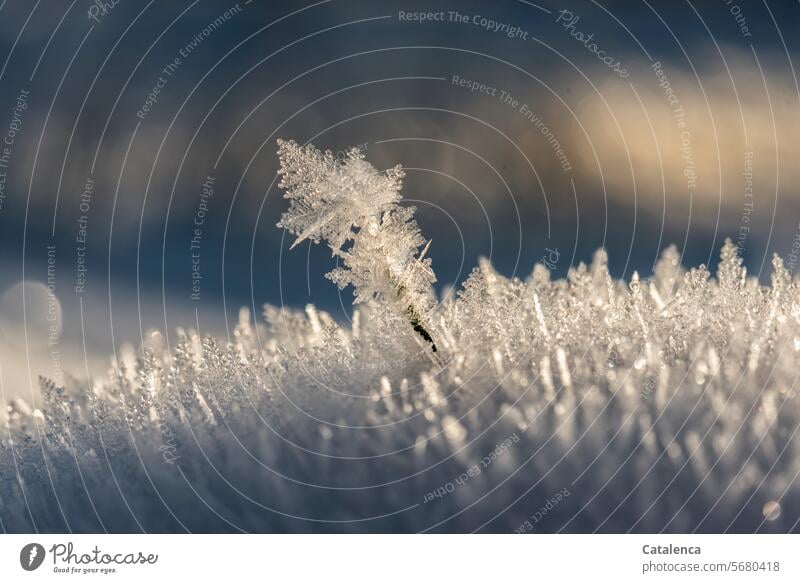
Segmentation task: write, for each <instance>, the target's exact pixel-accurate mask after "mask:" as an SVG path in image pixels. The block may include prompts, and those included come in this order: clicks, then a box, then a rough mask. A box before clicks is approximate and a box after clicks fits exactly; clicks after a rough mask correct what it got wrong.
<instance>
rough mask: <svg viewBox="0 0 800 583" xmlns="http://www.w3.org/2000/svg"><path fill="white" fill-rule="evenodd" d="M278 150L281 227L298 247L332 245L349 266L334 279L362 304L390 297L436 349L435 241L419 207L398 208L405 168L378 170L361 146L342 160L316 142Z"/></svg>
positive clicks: (286, 145)
mask: <svg viewBox="0 0 800 583" xmlns="http://www.w3.org/2000/svg"><path fill="white" fill-rule="evenodd" d="M278 145H279V151H278V155H279V157H280V162H281V168H280V170H279V173H280V174H281V176H282V180H281V183H280V186H281V188H284V189H286V198H288V199H289V201H290V206H289V210H288V211H287V212H286V213H285V214H284V215H283V217H281V220H280V222H279V223H278V226H279V227H284V228H285V229H287V230H288V231H289V232H291V233H294V234H295V235H297V240H296V241H295V242H294V244H293V245H292V247H295V246H296V245H298V244H299V243H301V242H302V241H304V240H306V239H311V240H313V241H315V242H319V241H320V240H325V241H326V242H327V243H328V245H329V246H330V248H331V252H332V253H333V254H334V256H336V257H337V258H339V259H340V260H341V263H342V267H337V268H336V269H334V270H333V271H331V272H330V273H329V274H328V278H329V279H330V280H331V281H333V282H334V283H335V284H337V285H338V286H339V287H340V288H342V289H344V288H346V287H347V286H348V285H352V286H353V288H354V290H355V302H356V303H361V302H366V301H369V300H383V301H384V302H386V303H388V304H389V305H390V306H393V307H395V308H397V309H398V310H399V311H400V312H401V313H403V314H405V316H406V318H407V319H408V321H409V323H410V324H411V326H412V327H413V329H414V330H415V331H416V332H417V333H418V334H419V335H420V336H421V337H422V338H424V339H425V340H426V341H428V342H430V343H431V345H432V348H433V350H434V351H436V345H435V344H434V343H433V339H432V338H431V336H430V333H429V332H428V330H427V329H426V328H427V327H428V325H427V324H426V322H425V321H426V320H427V316H428V312H429V311H430V309H431V307H432V306H433V303H434V302H433V293H432V285H433V283H434V282H435V281H436V277H435V276H434V274H433V270H432V269H431V261H430V259H429V258H425V254H426V253H427V250H428V247H429V245H430V242H429V241H426V240H425V239H424V238H423V237H422V234H421V233H420V231H419V228H418V227H417V223H416V222H415V221H414V219H413V217H414V210H415V209H414V208H413V207H401V206H399V204H398V203H399V202H400V200H401V196H400V188H401V187H402V179H403V170H402V168H401V167H400V166H395V167H394V168H391V169H389V170H387V171H386V172H378V171H377V170H376V169H375V167H373V166H372V165H371V164H370V163H369V162H367V161H366V160H364V153H363V152H362V151H361V150H359V149H357V148H353V149H351V150H349V151H348V152H347V156H346V157H345V158H344V160H339V159H337V158H335V157H334V156H333V154H332V153H331V152H330V151H328V152H324V153H322V152H320V151H319V150H317V149H316V148H314V146H312V145H307V146H305V147H301V146H299V145H298V144H297V143H296V142H293V141H283V140H281V141H279V142H278ZM423 246H424V249H423V250H422V251H420V247H423Z"/></svg>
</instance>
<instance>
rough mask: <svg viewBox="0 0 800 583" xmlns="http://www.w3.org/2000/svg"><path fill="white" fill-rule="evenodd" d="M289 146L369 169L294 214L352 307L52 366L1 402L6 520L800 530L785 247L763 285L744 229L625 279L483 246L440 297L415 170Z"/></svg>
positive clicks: (80, 524)
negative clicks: (517, 274) (743, 253)
mask: <svg viewBox="0 0 800 583" xmlns="http://www.w3.org/2000/svg"><path fill="white" fill-rule="evenodd" d="M291 147H292V148H295V149H293V150H291V151H290V152H289V155H292V156H294V155H298V156H311V157H312V158H313V159H312V160H311V162H308V161H306V162H303V163H309V164H312V166H313V165H314V164H316V165H317V166H313V167H312V168H311V170H313V171H314V172H317V171H319V174H314V175H313V176H314V177H313V180H317V181H318V182H321V183H322V184H327V183H326V180H328V177H329V174H326V171H325V165H328V171H327V172H332V173H334V174H335V175H336V179H342V183H341V184H339V185H338V186H337V188H339V189H340V190H341V189H347V188H348V187H349V186H352V185H353V184H354V181H353V180H354V179H355V180H356V182H358V180H361V181H362V182H361V183H359V184H361V186H362V187H363V188H366V189H371V190H369V192H371V193H372V196H371V198H370V199H369V200H370V201H372V202H369V204H364V205H360V204H359V202H358V201H359V200H360V199H359V198H358V197H359V195H358V192H360V191H359V190H357V189H356V190H354V191H353V192H352V193H351V194H350V195H348V197H346V198H344V199H342V198H339V195H338V194H337V192H338V191H336V190H330V189H329V190H325V188H320V187H319V186H320V185H319V184H316V185H314V184H313V180H312V181H311V182H309V181H308V180H306V181H305V182H302V184H303V185H304V186H303V188H304V189H305V190H304V191H303V193H305V194H304V196H305V198H303V197H301V198H300V199H297V200H302V202H301V203H300V206H299V207H292V208H295V211H297V209H298V208H300V209H303V211H304V212H306V215H302V216H301V214H297V213H296V212H295V211H292V210H291V209H290V211H289V213H287V216H285V218H284V220H283V221H282V224H283V226H285V227H287V228H289V229H290V230H292V232H295V233H296V234H298V235H299V236H300V238H305V237H308V238H311V239H312V240H325V241H327V242H329V244H330V245H331V248H332V250H333V251H334V254H337V253H338V254H339V257H340V258H346V259H348V260H349V263H348V262H347V261H345V265H344V266H343V269H345V270H347V269H349V270H350V271H349V272H347V273H343V272H339V271H337V272H334V273H336V274H338V275H334V276H333V279H334V281H336V282H337V283H340V284H343V285H347V284H352V285H354V286H355V287H356V293H357V294H359V293H360V294H361V295H360V296H358V295H357V297H358V299H360V300H361V301H360V302H359V304H358V305H357V307H356V308H355V309H354V311H353V315H352V321H351V322H350V323H348V324H343V323H340V322H336V321H334V319H333V318H331V317H330V316H329V315H328V314H326V313H324V312H321V311H318V310H317V309H315V308H314V307H313V306H308V307H307V308H306V309H305V311H298V310H291V309H286V308H277V307H273V306H266V307H265V308H264V314H263V318H257V319H256V320H257V321H255V322H254V321H253V318H251V316H250V314H249V313H248V312H247V311H246V310H243V311H242V314H241V318H240V322H239V324H238V326H237V328H236V330H235V334H234V338H233V340H232V341H222V340H218V339H213V338H201V337H199V336H198V335H197V334H195V333H194V332H192V331H179V333H178V337H177V341H176V340H175V339H173V341H172V344H171V345H169V346H167V344H166V343H165V341H164V340H163V339H162V338H161V337H160V336H158V335H156V336H154V337H153V338H152V339H151V340H150V341H149V342H148V344H147V345H146V346H144V347H143V348H142V351H141V353H140V354H139V355H138V356H137V355H134V354H129V355H126V356H125V357H124V358H122V359H121V361H120V362H118V363H117V364H116V365H115V367H114V368H113V370H112V371H111V372H110V374H109V375H108V378H106V379H103V380H99V381H95V382H93V383H89V384H87V383H84V382H79V381H76V380H70V381H68V382H67V383H66V386H64V387H56V386H55V385H54V384H53V383H51V382H49V381H46V380H43V381H42V383H41V384H42V396H43V403H42V405H41V408H38V409H33V407H32V406H31V405H28V404H26V403H24V402H23V401H21V400H15V401H13V402H11V403H8V406H7V412H6V415H5V416H4V420H3V423H4V424H5V427H2V431H3V434H2V435H3V439H2V449H0V476H2V479H1V480H0V520H1V521H2V523H1V524H2V528H3V529H4V530H5V531H15V532H18V531H34V530H39V531H59V532H63V531H70V530H71V531H75V532H102V531H104V530H108V531H140V530H144V531H149V532H164V531H192V532H195V531H210V532H224V531H239V530H242V531H257V532H273V531H277V532H296V531H300V532H320V531H337V532H338V531H367V532H397V531H403V532H405V531H421V530H430V531H455V532H468V531H474V530H482V531H490V532H511V531H518V532H555V531H565V532H592V531H603V532H624V531H637V532H658V531H668V532H688V531H694V530H696V531H701V532H722V531H726V530H730V531H740V532H753V531H760V530H763V531H778V532H787V531H797V530H798V520H800V491H799V490H798V486H797V478H798V474H800V441H799V440H798V436H797V429H798V423H800V415H798V413H800V405H799V404H800V400H798V398H797V390H796V384H797V374H798V371H797V362H798V352H800V283H798V281H797V280H795V281H792V278H791V277H790V274H789V272H788V271H787V270H786V269H785V267H784V266H783V263H782V262H781V260H780V259H779V258H777V257H776V258H775V259H774V261H773V274H772V282H771V285H770V286H761V285H759V283H758V282H757V280H756V279H755V278H748V277H747V276H746V271H745V269H744V268H743V267H742V265H741V260H740V259H739V257H738V256H737V253H736V247H735V246H734V245H733V244H732V243H731V242H730V241H727V242H726V243H725V245H724V247H723V249H722V258H721V261H720V264H719V269H718V271H717V274H716V278H712V277H711V276H710V274H709V272H708V270H707V269H706V268H705V267H703V266H701V267H699V268H696V269H691V270H689V271H685V270H684V269H683V268H682V267H681V266H680V257H679V255H678V253H677V251H676V250H675V248H669V249H667V250H666V251H665V252H664V253H663V255H662V258H661V260H660V261H659V262H658V264H657V266H656V269H655V273H654V274H653V275H652V277H650V278H647V279H640V278H639V276H638V275H637V274H634V276H633V278H632V280H631V281H630V282H623V281H615V280H613V279H612V278H611V277H610V276H609V273H608V269H607V261H606V260H607V258H606V254H605V252H604V251H602V250H600V251H598V252H597V253H596V254H595V256H594V259H593V261H592V263H591V265H590V266H586V265H583V264H581V265H579V266H578V267H576V268H574V269H572V270H570V272H569V274H568V277H567V278H566V279H565V280H558V281H551V279H550V276H549V271H548V270H547V269H546V268H545V267H544V266H541V265H537V266H536V267H535V269H534V270H533V273H532V274H531V275H530V277H528V278H527V279H524V280H523V279H518V278H513V279H508V278H506V277H504V276H502V275H501V274H499V273H497V272H496V271H495V270H494V269H493V268H492V266H491V264H490V263H489V262H488V261H481V263H480V265H479V267H478V268H476V269H475V270H474V271H473V273H472V274H471V275H470V277H469V278H468V280H467V281H466V283H465V284H464V286H463V289H462V290H461V291H460V292H459V293H458V294H455V295H453V294H450V295H447V296H446V297H444V298H442V299H441V301H439V302H438V303H436V302H434V301H433V300H432V295H430V292H429V289H428V287H429V286H430V283H431V282H432V279H431V277H430V275H428V272H427V271H426V270H427V269H430V264H429V263H428V262H427V261H425V260H424V259H423V255H424V253H419V252H418V250H419V248H420V247H421V246H422V245H423V244H424V243H425V242H424V240H423V239H422V238H421V235H420V234H419V232H418V230H417V228H416V224H415V223H413V222H412V213H411V212H408V211H407V210H404V208H403V207H401V206H399V203H400V198H399V194H397V193H398V192H399V188H400V184H399V181H400V179H401V177H402V173H401V171H400V170H399V169H397V170H393V171H391V173H390V174H389V175H384V177H383V178H379V177H371V178H370V177H368V175H367V174H357V175H354V176H349V178H348V177H347V176H346V174H347V172H351V171H356V170H357V171H358V172H361V171H362V170H363V171H365V172H366V171H368V170H369V169H370V168H371V167H369V168H367V167H368V166H369V165H368V164H367V163H366V162H363V160H361V159H360V158H358V156H357V155H355V154H353V156H355V157H354V158H353V161H352V163H353V164H354V166H353V167H351V168H347V167H346V165H347V163H345V168H342V166H341V165H340V164H339V163H337V162H334V161H332V160H331V159H330V158H329V157H328V156H329V155H327V154H320V153H318V152H317V153H314V152H315V151H313V150H305V151H303V150H302V149H300V148H299V147H298V146H296V144H295V145H294V146H291ZM298 152H299V153H298ZM284 153H286V152H284ZM315 156H316V158H314V157H315ZM361 162H363V164H366V166H364V165H362V164H361ZM284 169H287V164H286V159H284ZM306 170H308V168H306ZM312 174H313V172H312ZM291 176H295V178H296V175H290V179H289V181H290V183H291V180H294V178H291ZM307 176H308V175H307ZM343 176H344V178H343ZM380 180H384V182H380ZM294 184H295V185H296V184H299V183H298V182H296V181H295V182H294ZM309 185H310V186H309ZM287 187H288V191H289V192H290V193H291V192H292V190H291V189H292V187H291V186H290V184H288V183H287ZM320 192H323V193H327V194H326V197H327V198H326V199H325V200H326V201H327V202H326V204H331V205H333V206H330V207H328V210H330V209H336V210H337V212H338V214H334V215H332V217H333V218H332V219H331V220H326V219H325V217H326V216H328V215H327V214H326V213H325V212H320V211H319V209H320V208H321V207H320V206H319V204H320V203H319V202H318V199H317V198H316V195H315V193H320ZM387 193H388V195H389V196H387ZM392 193H394V194H392ZM315 201H317V202H315ZM315 204H316V205H317V206H314V205H315ZM348 205H349V206H348ZM353 205H355V206H353ZM342 209H344V210H342ZM293 213H294V214H293ZM358 213H361V214H358ZM354 217H355V218H354ZM295 219H296V220H295ZM373 227H374V228H373ZM362 229H363V231H364V234H363V237H366V238H361V237H362V236H360V235H359V233H360V232H361V231H362ZM391 233H401V234H403V236H405V237H406V238H405V239H404V240H403V241H401V244H398V245H396V246H395V247H394V248H392V249H393V250H394V251H395V253H394V254H389V255H385V254H384V255H380V253H383V251H385V250H387V249H388V247H386V245H387V244H388V243H390V242H391V239H390V238H389V239H387V238H384V237H385V236H389V235H390V234H391ZM361 243H363V244H364V246H363V248H362V247H358V249H362V250H364V252H363V253H362V251H361V250H358V251H357V250H356V248H357V247H356V246H358V245H360V244H361ZM367 244H370V245H372V246H371V247H369V248H368V245H367ZM369 249H371V250H369ZM367 250H369V252H367ZM376 250H377V251H376ZM401 251H402V253H401ZM345 253H347V254H349V255H348V256H347V257H344V256H343V255H342V254H345ZM365 266H367V267H365ZM431 273H432V272H431ZM415 322H416V323H415ZM417 325H419V326H420V327H423V329H424V330H425V332H426V333H427V334H429V336H430V340H429V339H426V338H425V337H424V336H423V335H422V334H420V331H419V329H418V327H417ZM434 342H435V346H436V348H437V350H436V351H435V352H434V350H433V343H434Z"/></svg>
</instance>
